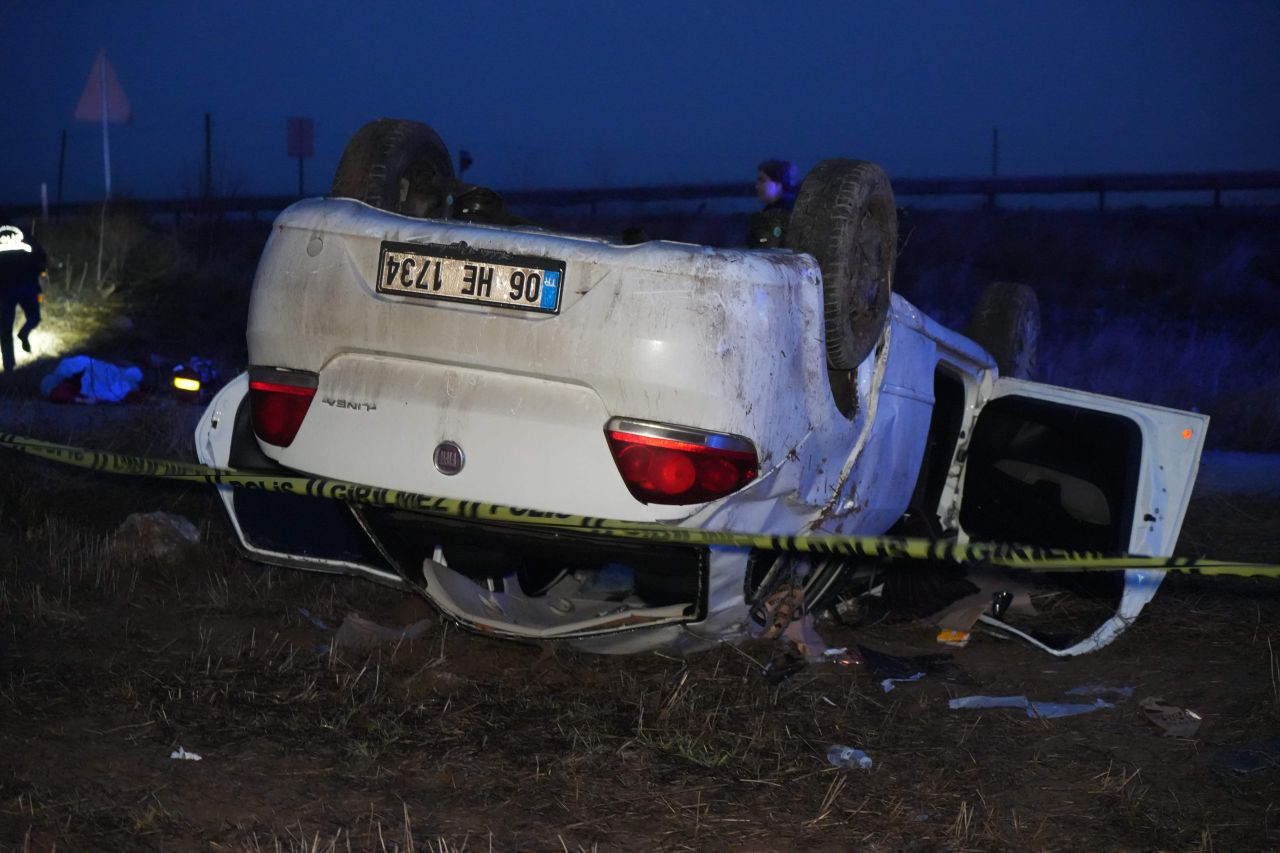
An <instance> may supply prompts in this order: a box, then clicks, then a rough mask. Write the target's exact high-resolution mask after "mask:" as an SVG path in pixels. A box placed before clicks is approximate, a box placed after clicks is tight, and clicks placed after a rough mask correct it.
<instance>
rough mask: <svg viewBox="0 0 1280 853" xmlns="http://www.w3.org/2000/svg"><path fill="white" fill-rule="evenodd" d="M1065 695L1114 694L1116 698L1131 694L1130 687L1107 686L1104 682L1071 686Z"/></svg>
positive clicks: (1092, 696) (1092, 695)
mask: <svg viewBox="0 0 1280 853" xmlns="http://www.w3.org/2000/svg"><path fill="white" fill-rule="evenodd" d="M1063 695H1065V696H1086V697H1089V698H1093V699H1097V698H1099V697H1105V696H1114V697H1115V698H1117V699H1128V698H1130V697H1131V696H1133V688H1132V687H1108V686H1106V685H1105V684H1084V685H1081V686H1080V687H1072V688H1071V689H1070V690H1068V691H1067V692H1066V693H1065V694H1063Z"/></svg>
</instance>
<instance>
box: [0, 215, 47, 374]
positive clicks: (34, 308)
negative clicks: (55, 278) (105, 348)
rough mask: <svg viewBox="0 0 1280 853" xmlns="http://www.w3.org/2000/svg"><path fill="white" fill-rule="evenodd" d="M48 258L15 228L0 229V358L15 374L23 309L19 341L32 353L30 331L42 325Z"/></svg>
mask: <svg viewBox="0 0 1280 853" xmlns="http://www.w3.org/2000/svg"><path fill="white" fill-rule="evenodd" d="M47 265H48V258H47V256H46V255H45V252H44V248H43V247H41V245H40V244H39V243H38V242H36V240H35V238H34V237H29V236H27V234H25V233H24V232H23V230H22V229H21V228H19V227H17V226H16V225H0V357H2V358H3V363H4V369H5V371H6V372H8V371H10V370H13V368H14V365H15V363H16V362H15V360H14V356H13V321H14V319H15V318H16V316H17V309H18V307H19V306H21V307H22V313H23V318H24V322H23V324H22V328H20V329H19V330H18V341H19V342H20V343H21V344H22V349H23V351H24V352H31V341H30V335H31V330H32V329H34V328H35V327H36V326H38V325H39V324H40V276H41V275H43V274H44V272H45V268H46V267H47Z"/></svg>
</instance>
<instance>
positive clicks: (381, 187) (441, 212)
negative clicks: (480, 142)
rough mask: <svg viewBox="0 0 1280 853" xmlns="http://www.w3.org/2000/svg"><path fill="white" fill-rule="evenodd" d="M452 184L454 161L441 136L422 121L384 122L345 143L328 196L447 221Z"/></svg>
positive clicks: (392, 120)
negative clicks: (351, 199)
mask: <svg viewBox="0 0 1280 853" xmlns="http://www.w3.org/2000/svg"><path fill="white" fill-rule="evenodd" d="M453 183H454V180H453V160H452V159H451V158H450V157H449V149H448V148H446V147H445V144H444V141H443V140H441V139H440V135H439V134H438V133H436V132H435V131H434V130H432V129H431V128H429V127H427V126H426V125H425V124H422V123H421V122H416V121H407V120H405V119H397V118H380V119H375V120H374V121H371V122H369V123H368V124H366V125H365V126H364V127H362V128H360V129H359V130H357V131H356V133H355V135H354V136H352V137H351V141H350V142H348V143H347V147H346V149H344V150H343V152H342V159H341V160H340V161H339V162H338V171H337V172H336V173H335V174H334V176H333V189H332V191H331V192H330V195H331V196H335V197H340V198H354V199H356V200H358V201H363V202H365V203H366V204H370V205H373V206H374V207H377V208H380V209H381V210H389V211H391V212H392V213H403V214H406V215H408V216H421V217H432V218H445V217H447V216H448V215H449V208H450V205H451V203H452V196H451V190H450V188H451V187H452V185H453Z"/></svg>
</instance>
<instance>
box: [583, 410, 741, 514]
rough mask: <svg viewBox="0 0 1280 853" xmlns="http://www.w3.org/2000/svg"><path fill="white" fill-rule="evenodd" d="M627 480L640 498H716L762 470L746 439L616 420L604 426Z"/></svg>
mask: <svg viewBox="0 0 1280 853" xmlns="http://www.w3.org/2000/svg"><path fill="white" fill-rule="evenodd" d="M605 436H606V437H607V438H608V440H609V449H610V450H612V451H613V458H614V461H616V462H617V464H618V471H619V473H621V474H622V479H623V482H625V483H626V484H627V488H628V489H629V490H630V491H631V494H632V495H634V496H635V497H636V499H637V500H640V501H643V502H644V503H654V504H693V503H704V502H706V501H713V500H715V499H717V498H722V497H724V496H725V495H727V494H729V493H731V492H735V491H737V490H738V489H740V488H742V487H743V486H745V485H746V484H747V483H750V482H751V481H752V480H754V479H755V478H756V474H757V473H759V463H758V462H757V460H756V453H755V449H754V448H752V447H751V443H750V442H748V441H747V440H746V439H743V438H739V437H737V436H725V435H719V434H716V433H704V432H700V431H697V430H691V429H687V428H679V427H664V426H660V425H656V424H640V423H638V422H634V421H624V420H621V419H615V420H614V421H611V422H610V425H609V427H608V428H606V430H605Z"/></svg>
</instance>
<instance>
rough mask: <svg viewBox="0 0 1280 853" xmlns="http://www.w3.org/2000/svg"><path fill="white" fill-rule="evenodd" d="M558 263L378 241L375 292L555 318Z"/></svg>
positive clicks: (560, 275) (465, 248) (560, 263)
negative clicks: (495, 306)
mask: <svg viewBox="0 0 1280 853" xmlns="http://www.w3.org/2000/svg"><path fill="white" fill-rule="evenodd" d="M563 289H564V261H556V260H551V259H549V258H533V257H526V256H522V255H511V254H508V253H506V252H494V251H490V250H488V249H476V248H472V247H468V246H439V245H433V244H430V243H393V242H391V241H389V240H387V241H383V243H382V252H381V253H380V255H379V262H378V292H379V293H394V294H398V295H400V296H411V297H414V298H417V299H444V300H449V301H451V302H472V303H480V304H483V305H497V306H500V307H502V308H516V309H518V310H521V311H537V312H540V313H544V314H556V313H559V311H560V291H561V290H563Z"/></svg>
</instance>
